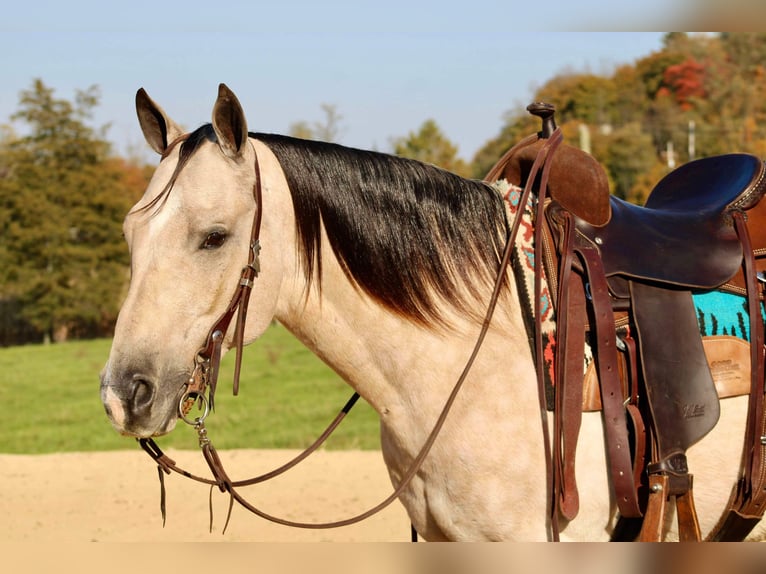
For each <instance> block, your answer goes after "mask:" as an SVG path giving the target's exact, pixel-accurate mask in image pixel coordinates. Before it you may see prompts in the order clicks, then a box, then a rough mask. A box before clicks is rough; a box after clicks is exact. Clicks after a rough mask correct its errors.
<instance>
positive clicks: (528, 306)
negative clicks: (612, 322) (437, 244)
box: [491, 179, 593, 410]
mask: <svg viewBox="0 0 766 574" xmlns="http://www.w3.org/2000/svg"><path fill="white" fill-rule="evenodd" d="M491 186H492V187H493V188H494V189H495V190H496V191H497V192H498V193H499V194H500V195H501V197H502V198H503V205H504V206H505V210H506V216H507V218H508V221H509V222H511V221H513V219H514V217H516V212H517V211H518V210H519V201H520V200H521V194H522V192H523V189H522V188H521V187H519V186H517V185H514V184H512V183H509V182H508V181H506V180H505V179H499V180H496V181H494V182H493V183H492V184H491ZM536 206H537V197H536V196H535V195H534V194H530V196H529V200H528V201H527V205H526V206H525V207H524V211H523V213H522V216H521V225H520V227H519V233H518V235H517V237H516V245H515V246H514V252H513V258H512V261H511V265H512V268H513V274H514V277H515V279H516V289H517V291H518V294H519V302H520V304H521V308H522V312H523V315H524V323H525V325H526V328H527V334H528V336H529V342H530V346H531V347H532V355H533V356H534V354H535V344H534V330H535V319H534V314H535V307H534V293H535V264H536V262H535V241H534V240H535V233H534V230H535V223H534V213H535V209H536ZM542 271H543V272H542V281H541V290H540V310H541V314H542V341H543V365H544V370H545V373H544V377H545V396H546V402H547V404H548V409H549V410H553V405H554V396H553V384H554V381H555V380H556V379H555V376H554V364H555V363H554V357H555V349H556V311H555V308H554V301H553V298H552V296H551V291H550V288H549V286H548V280H547V274H546V269H545V266H544V265H543V270H542ZM592 362H593V354H592V352H591V349H590V346H589V345H588V343H587V342H586V344H585V355H584V357H583V373H586V372H588V366H589V365H590V364H591V363H592Z"/></svg>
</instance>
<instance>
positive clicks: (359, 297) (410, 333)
mask: <svg viewBox="0 0 766 574" xmlns="http://www.w3.org/2000/svg"><path fill="white" fill-rule="evenodd" d="M323 243H324V245H327V244H328V243H327V242H326V241H325V240H324V238H323ZM330 255H331V254H330V250H328V251H327V252H326V253H325V255H324V259H323V277H322V286H321V290H320V289H319V288H318V287H317V285H316V282H314V283H313V284H312V287H311V288H310V291H309V292H308V295H307V294H306V289H307V286H306V280H305V277H303V276H302V274H301V273H296V274H295V275H294V276H293V277H292V278H291V280H289V281H284V282H283V284H282V289H283V293H282V295H281V297H280V305H279V308H278V313H277V317H276V318H277V319H278V320H279V321H280V322H281V323H282V324H283V325H284V326H286V327H287V328H288V329H289V330H290V331H291V332H292V333H293V334H294V335H296V337H297V338H298V339H299V340H301V341H302V342H303V343H304V344H305V345H306V346H307V347H308V348H309V349H311V350H312V351H313V352H314V353H315V354H316V355H317V356H319V357H320V358H321V359H322V360H323V361H324V362H325V363H327V364H328V365H330V366H331V367H332V368H333V370H335V371H336V372H337V373H338V374H339V375H340V376H341V377H342V378H343V379H344V380H345V381H346V382H348V383H349V384H350V385H351V386H352V387H353V388H354V389H355V390H356V391H357V392H359V394H360V395H362V397H364V398H365V400H367V402H369V403H370V404H371V405H372V406H373V407H374V408H375V409H376V410H377V411H378V412H379V413H384V412H386V411H388V409H389V405H392V404H402V403H407V404H410V403H412V404H416V405H420V406H419V407H418V408H419V409H421V410H422V413H423V415H427V416H426V417H425V418H427V419H428V420H432V419H434V418H435V416H436V414H438V412H434V411H433V409H436V408H437V407H438V408H441V404H442V403H441V401H440V400H434V397H445V398H446V395H447V394H448V393H449V391H450V389H451V386H452V385H453V384H454V383H455V381H456V380H457V378H458V376H459V375H460V373H461V371H462V369H463V367H464V366H465V363H466V361H467V359H468V356H469V354H470V352H471V349H472V347H473V345H474V343H475V341H476V339H477V337H478V334H479V331H480V328H481V326H480V324H479V323H478V322H477V321H476V320H475V319H466V318H464V317H459V316H453V317H450V319H451V320H452V322H451V325H450V327H428V326H423V325H419V324H416V323H413V322H412V321H411V320H409V319H405V318H403V317H401V316H399V315H397V314H395V313H392V312H391V311H389V310H386V309H384V308H383V307H382V306H381V305H380V304H379V303H377V302H376V301H373V300H372V299H370V298H369V297H367V296H366V295H365V294H364V293H362V292H361V290H360V289H358V288H357V287H356V286H354V285H353V284H352V283H351V282H350V281H349V280H348V278H347V277H346V276H345V274H344V273H343V271H342V269H341V267H340V265H339V264H338V263H337V260H336V259H335V258H334V257H331V256H330ZM512 296H513V300H512V301H511V300H505V301H504V303H505V306H504V307H503V308H500V309H498V310H497V311H496V316H495V318H494V319H493V323H492V325H493V327H492V328H491V329H490V332H489V334H488V336H487V339H486V342H485V344H484V347H483V348H482V352H481V354H480V357H479V360H478V361H477V362H476V364H475V366H474V367H473V370H472V373H471V376H472V378H474V377H475V378H477V379H480V380H483V381H485V382H486V383H490V382H491V380H493V379H495V378H503V379H504V380H505V379H507V377H508V374H509V372H514V371H518V368H517V367H516V363H519V364H521V365H522V367H523V368H527V367H528V366H529V365H531V357H530V354H529V347H528V343H527V338H526V332H525V330H524V327H523V324H522V322H521V318H520V315H518V314H517V311H518V306H517V304H516V303H515V301H516V299H515V291H513V293H512ZM509 355H510V356H512V357H513V358H512V359H509ZM500 364H503V365H504V366H503V367H501V368H498V365H500ZM429 411H430V412H429Z"/></svg>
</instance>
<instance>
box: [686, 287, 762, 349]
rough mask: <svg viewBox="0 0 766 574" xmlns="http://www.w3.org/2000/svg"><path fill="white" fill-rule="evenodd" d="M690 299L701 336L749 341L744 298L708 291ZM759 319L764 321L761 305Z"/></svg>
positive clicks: (748, 321)
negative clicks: (736, 338) (695, 311)
mask: <svg viewBox="0 0 766 574" xmlns="http://www.w3.org/2000/svg"><path fill="white" fill-rule="evenodd" d="M692 298H693V299H694V306H695V308H696V310H697V321H698V322H699V326H700V333H701V334H702V335H703V336H709V335H731V336H733V337H738V338H740V339H744V340H745V341H749V340H750V320H749V318H748V312H747V299H746V298H745V297H742V296H740V295H734V294H732V293H726V292H723V291H709V292H707V293H695V294H694V295H692ZM761 317H762V318H763V319H764V320H766V312H765V311H764V307H763V304H761Z"/></svg>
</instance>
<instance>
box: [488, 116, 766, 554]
mask: <svg viewBox="0 0 766 574" xmlns="http://www.w3.org/2000/svg"><path fill="white" fill-rule="evenodd" d="M528 110H529V111H530V112H531V113H533V114H534V115H537V116H539V117H540V118H541V119H542V130H541V131H540V132H539V133H538V134H536V135H535V136H531V137H528V138H526V139H525V140H523V141H522V142H520V143H519V144H517V145H516V146H514V148H512V149H511V150H509V152H508V153H506V154H505V155H504V156H503V158H501V160H500V161H499V162H498V163H497V164H496V165H495V167H494V168H493V169H492V170H491V171H490V173H489V174H488V176H487V178H486V179H487V180H489V181H494V180H497V179H505V180H507V181H508V182H509V183H512V184H515V185H518V186H521V187H523V186H524V185H526V184H527V183H528V179H529V177H531V175H532V165H533V163H534V161H535V158H536V157H537V153H538V151H539V149H540V148H541V147H542V145H543V144H544V142H545V140H546V139H547V138H548V137H550V135H551V134H552V133H553V131H554V130H556V125H555V120H554V109H553V106H550V105H548V104H540V103H537V104H532V105H531V106H529V107H528ZM547 161H549V162H550V166H549V170H550V175H549V180H548V185H547V189H546V190H545V192H546V193H545V194H544V195H547V198H549V200H548V201H546V202H545V205H544V206H542V209H543V211H540V212H538V213H539V216H538V219H537V221H538V223H540V222H542V223H543V224H544V225H545V230H546V231H545V234H544V237H545V239H546V241H544V242H543V243H544V245H543V246H540V247H539V248H540V249H546V250H547V254H546V255H545V256H541V257H538V256H537V255H536V257H535V260H536V261H546V262H549V263H548V265H547V266H546V270H545V271H546V273H547V275H548V277H549V282H550V283H551V284H552V291H553V292H554V294H553V296H554V298H555V300H556V301H557V306H556V307H557V309H556V318H557V334H556V349H557V350H556V359H555V373H556V375H555V381H554V388H555V392H554V394H555V397H556V399H555V404H554V411H555V414H554V420H555V421H556V422H555V423H554V445H555V447H554V449H553V450H554V458H555V460H554V461H553V464H552V467H553V468H554V472H553V476H552V477H550V481H551V483H552V485H553V487H552V489H553V496H554V498H555V500H556V502H555V504H554V506H555V507H556V508H555V509H554V510H553V513H554V514H556V513H560V514H561V516H563V517H564V518H565V519H572V518H574V516H575V515H576V514H577V510H578V496H577V489H576V482H575V479H574V455H575V448H576V441H577V435H578V433H579V417H580V411H581V405H582V379H583V354H582V345H583V344H584V342H585V339H584V338H583V332H585V331H587V335H586V338H587V340H588V341H589V343H590V344H591V346H592V348H593V350H594V362H595V364H596V371H597V373H598V379H599V383H600V392H601V404H602V405H603V407H602V408H603V413H604V424H605V436H606V442H607V451H608V459H609V466H610V477H611V481H612V485H613V488H614V495H615V500H616V502H617V505H618V508H619V510H620V514H621V516H622V517H626V518H634V519H638V520H639V523H641V522H640V521H641V519H642V517H644V516H645V515H646V518H644V519H643V521H642V524H643V527H642V530H641V537H642V539H646V540H651V539H655V538H657V537H659V536H660V529H661V524H660V522H661V521H662V520H664V508H665V502H666V501H667V500H668V497H675V499H676V506H677V509H678V516H679V527H680V528H679V530H681V535H682V537H684V536H685V537H687V538H688V539H698V538H699V528H698V526H697V521H696V513H695V511H694V506H693V499H692V496H691V491H692V482H691V475H690V474H689V469H688V468H687V464H686V456H685V451H686V450H687V448H688V447H689V446H691V445H693V444H694V443H696V442H697V441H698V440H700V439H701V438H702V437H704V436H705V435H706V434H707V433H708V432H709V431H710V430H711V429H712V428H713V427H714V426H715V424H716V422H717V420H718V416H719V403H718V395H717V392H716V388H715V385H714V383H713V379H712V376H711V373H710V369H709V367H708V363H707V359H706V356H705V351H704V348H703V345H702V340H701V337H700V334H699V325H698V322H697V316H696V310H695V307H694V304H693V301H692V291H693V290H695V291H696V290H713V289H717V288H720V287H721V286H722V285H724V284H726V285H727V286H728V287H730V288H732V289H733V290H737V289H738V290H739V292H741V293H742V294H746V295H748V296H749V299H750V305H751V309H752V310H753V313H752V316H751V333H753V335H752V339H753V340H752V349H754V350H753V352H752V362H753V364H752V367H751V372H752V385H751V386H752V387H753V389H755V388H756V387H758V388H760V389H761V390H760V395H759V393H758V392H757V391H753V392H751V395H752V397H753V398H752V399H751V402H753V401H755V402H760V404H762V403H763V400H762V395H763V392H762V389H763V359H762V355H763V353H762V348H763V323H762V321H761V316H760V313H759V312H758V309H759V301H760V300H762V299H763V294H762V291H761V289H760V287H759V286H758V285H757V283H756V281H755V269H756V264H755V254H754V252H755V253H757V252H758V248H760V247H763V248H766V231H764V230H762V229H761V228H760V227H761V226H754V225H753V222H752V221H751V222H750V223H749V224H748V223H746V219H747V216H746V215H745V212H747V215H750V214H756V215H760V214H761V212H760V210H763V211H764V214H763V216H764V222H766V207H761V204H759V202H760V200H761V198H762V197H763V195H764V193H766V169H765V168H764V164H763V162H762V161H761V160H760V159H759V158H757V157H755V156H752V155H749V154H728V155H722V156H716V157H710V158H704V159H700V160H697V161H693V162H690V163H687V164H685V165H683V166H681V167H679V168H678V169H676V170H674V171H673V172H671V173H670V174H668V175H667V176H666V177H665V178H663V179H662V180H661V181H660V182H659V183H658V184H657V186H656V187H655V188H654V190H653V191H652V193H651V194H650V196H649V198H648V200H647V202H646V204H645V205H644V206H642V207H639V206H636V205H633V204H630V203H627V202H625V201H623V200H621V199H619V198H616V197H614V196H611V195H610V193H609V189H608V180H607V177H606V174H605V172H604V170H603V168H602V167H601V165H600V164H599V163H598V162H597V161H596V160H595V159H594V158H593V157H592V156H590V155H589V154H587V153H585V152H583V151H582V150H579V149H576V148H574V147H571V146H568V145H561V146H559V148H558V150H557V151H556V153H555V155H553V157H551V158H548V160H547ZM535 177H536V174H535ZM533 183H534V184H538V183H539V182H533ZM539 191H540V190H539V189H538V194H539ZM764 205H766V202H764ZM754 208H755V209H754ZM753 227H757V229H756V231H755V232H754V233H752V235H753V236H754V237H755V238H756V240H757V241H758V243H756V247H755V248H753V246H752V245H751V239H750V235H751V234H750V233H749V231H750V230H752V229H753ZM764 252H766V249H764ZM743 261H744V264H743ZM551 262H553V263H551ZM743 269H744V271H743ZM748 276H750V277H748ZM618 327H619V329H618ZM641 397H645V398H641ZM751 410H752V411H754V412H753V413H752V417H751V418H753V421H752V423H750V424H751V425H752V426H753V427H758V429H760V427H761V426H763V424H764V423H763V419H764V417H763V409H762V407H761V408H760V409H759V408H758V407H752V408H751ZM756 419H757V420H756ZM760 432H761V431H760V430H753V431H752V432H751V433H750V434H751V435H752V436H750V437H746V438H745V441H746V444H745V449H744V451H745V452H746V451H748V450H749V447H748V444H751V445H752V444H754V443H755V442H758V439H757V437H755V435H756V434H758V433H760ZM759 436H760V435H759ZM748 441H749V443H748ZM761 450H762V449H761ZM759 456H760V457H761V458H763V456H762V455H761V453H759ZM751 458H752V457H751ZM747 464H748V465H749V466H751V467H754V466H755V463H753V462H752V460H748V462H747ZM760 464H761V466H762V467H763V466H764V465H766V461H763V462H761V463H760ZM743 466H745V463H744V462H743ZM753 472H754V473H755V470H753ZM748 480H749V481H750V482H753V481H754V480H756V479H755V478H754V477H749V478H748ZM754 489H755V487H753V486H752V485H750V490H751V491H752V490H754ZM738 490H742V489H741V488H737V487H735V491H738ZM658 492H662V494H661V495H657V496H652V493H654V494H657V493H658ZM763 496H764V497H766V494H764V495H763ZM734 498H735V496H734V494H733V495H732V500H734ZM745 498H747V497H745ZM751 498H752V497H751ZM739 499H740V503H743V497H742V496H740V497H739ZM748 500H749V502H752V500H750V499H748ZM761 506H763V505H761ZM658 508H661V509H662V511H661V512H660V511H659V510H658ZM762 514H763V512H762V511H761V513H760V515H762ZM649 516H651V517H652V518H651V520H650V519H649ZM748 516H749V517H750V518H748V521H747V524H746V525H745V526H742V524H739V525H738V526H737V527H736V528H735V529H733V530H732V532H733V531H734V530H737V534H736V535H734V536H736V537H740V536H744V535H746V534H747V532H744V534H742V532H743V531H744V529H745V528H746V527H747V526H748V525H749V526H750V528H752V526H754V524H755V523H757V520H755V522H753V518H752V512H751V513H750V514H749V515H748ZM553 518H554V519H555V518H556V517H555V516H554V517H553ZM758 519H760V516H758ZM717 531H718V532H719V533H720V532H721V531H722V529H717ZM714 536H715V534H714ZM727 536H729V535H728V534H723V536H722V538H721V539H726V537H727Z"/></svg>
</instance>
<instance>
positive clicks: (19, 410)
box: [0, 325, 379, 454]
mask: <svg viewBox="0 0 766 574" xmlns="http://www.w3.org/2000/svg"><path fill="white" fill-rule="evenodd" d="M110 345H111V341H110V340H106V339H101V340H95V341H74V342H69V343H63V344H58V345H28V346H21V347H10V348H3V349H0V405H2V411H3V416H2V418H3V436H5V437H6V439H7V440H5V441H3V442H2V443H0V452H3V453H28V454H40V453H51V452H75V451H99V450H116V449H132V448H138V446H137V445H136V443H135V441H134V440H133V439H130V438H126V437H123V436H120V435H119V434H118V433H116V432H115V431H114V430H113V429H112V426H111V424H110V423H109V421H108V420H107V418H106V414H105V413H104V409H103V406H102V405H101V399H100V396H99V380H98V375H99V372H100V370H101V368H102V367H103V365H104V363H105V361H106V358H107V356H108V354H109V347H110ZM233 362H234V353H233V352H232V353H230V354H229V355H227V356H226V357H225V358H224V361H223V364H222V367H221V375H220V377H219V382H218V390H217V392H216V410H215V412H214V413H212V414H211V415H210V417H208V419H207V421H206V427H207V429H208V433H209V436H210V438H211V440H212V441H213V444H214V445H215V446H216V448H219V449H226V448H303V447H306V446H308V445H309V444H310V443H311V442H313V440H314V439H315V438H316V437H317V436H318V435H319V434H320V433H321V432H322V430H324V428H325V427H326V426H327V424H329V422H330V421H331V420H332V418H333V417H334V416H335V414H337V412H338V410H339V409H340V408H341V407H342V406H343V405H344V404H345V402H346V400H347V399H348V398H349V397H350V396H351V393H352V390H351V388H350V387H349V386H347V385H346V384H345V383H344V382H343V381H342V380H341V379H340V378H339V377H338V376H337V375H336V374H335V373H334V372H333V371H332V370H331V369H330V368H329V367H327V366H326V365H324V363H322V362H321V361H320V360H319V359H318V358H316V357H315V356H314V355H313V354H311V352H310V351H309V350H308V349H306V348H305V347H304V346H303V345H302V344H301V343H299V342H298V341H297V340H296V339H295V338H294V337H293V336H292V335H291V334H290V333H289V332H288V331H287V330H286V329H285V328H283V327H281V326H278V325H275V326H273V327H271V328H269V329H268V330H267V332H266V333H265V334H264V335H263V337H262V338H261V339H260V340H259V341H257V342H256V343H254V344H253V345H250V346H249V347H247V348H246V349H245V353H244V357H243V366H242V376H241V380H240V391H239V396H237V397H234V396H232V393H231V379H232V373H233ZM158 443H159V444H160V446H161V447H162V448H167V447H173V448H183V449H196V448H198V447H197V440H196V432H195V431H194V430H193V429H192V428H191V427H189V426H187V425H185V424H183V423H181V422H179V424H178V426H177V427H176V429H175V430H174V431H173V432H172V433H171V434H170V435H168V436H167V437H162V438H161V439H158ZM326 445H327V448H330V449H351V448H354V449H376V448H378V447H379V438H378V419H377V415H376V413H375V412H374V411H373V409H372V408H371V407H370V406H369V405H368V404H367V403H365V402H364V401H362V400H360V401H359V402H358V403H357V405H356V406H355V407H354V409H352V411H351V412H350V414H349V415H348V416H347V417H346V419H345V420H344V421H343V423H342V424H341V425H340V427H339V428H338V429H337V430H336V431H335V433H334V434H333V435H332V437H330V439H329V440H328V441H327V443H326Z"/></svg>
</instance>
